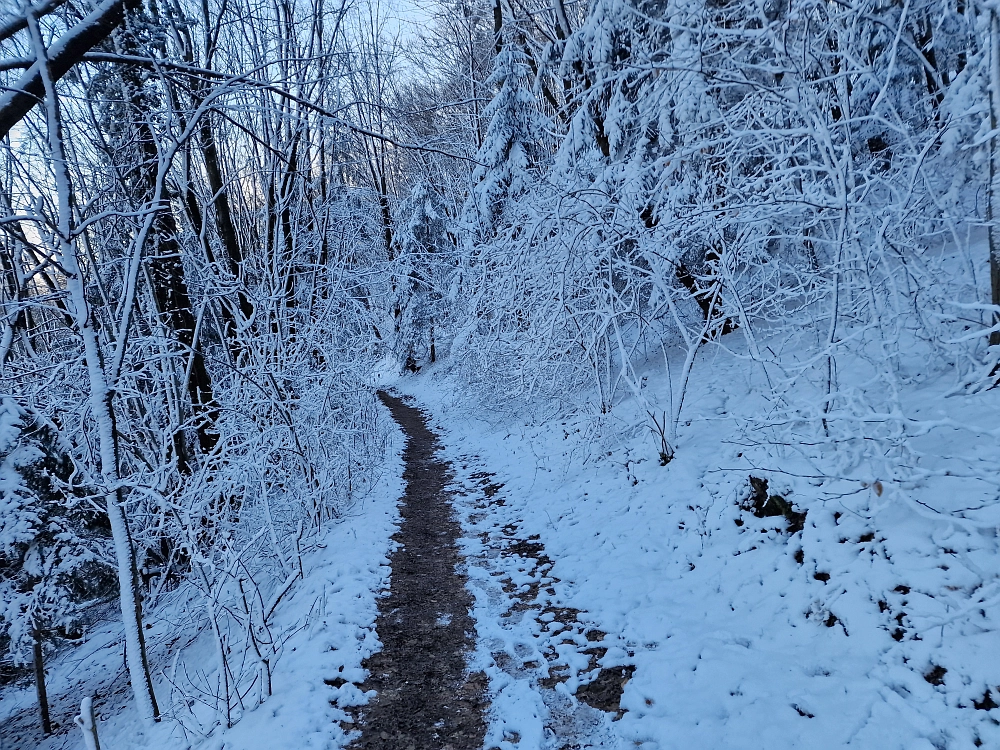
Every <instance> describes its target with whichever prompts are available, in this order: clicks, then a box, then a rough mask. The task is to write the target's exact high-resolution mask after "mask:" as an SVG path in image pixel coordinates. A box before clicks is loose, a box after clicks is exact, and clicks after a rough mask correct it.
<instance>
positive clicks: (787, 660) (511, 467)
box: [0, 334, 1000, 750]
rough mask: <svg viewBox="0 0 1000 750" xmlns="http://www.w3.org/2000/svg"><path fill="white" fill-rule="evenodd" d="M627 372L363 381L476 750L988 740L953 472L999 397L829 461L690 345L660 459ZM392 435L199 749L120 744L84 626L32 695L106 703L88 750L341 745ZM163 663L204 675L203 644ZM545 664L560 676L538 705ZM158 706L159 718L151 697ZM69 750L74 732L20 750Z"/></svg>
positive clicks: (945, 410)
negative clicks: (551, 403)
mask: <svg viewBox="0 0 1000 750" xmlns="http://www.w3.org/2000/svg"><path fill="white" fill-rule="evenodd" d="M738 336H739V334H734V335H732V336H730V337H728V338H732V339H733V341H734V342H736V341H737V340H738ZM730 346H733V347H734V348H735V347H736V346H737V344H736V343H730ZM906 366H908V367H910V368H913V369H915V368H917V364H915V363H914V362H910V363H909V364H908V365H906ZM659 367H660V368H662V364H661V365H659ZM858 369H859V371H860V370H861V369H862V368H861V365H860V364H859V366H858ZM942 372H943V371H942ZM640 375H642V376H644V377H645V386H644V390H643V393H644V396H645V399H646V402H645V405H642V406H640V404H639V403H638V402H636V401H629V400H626V401H624V402H623V403H621V404H618V405H616V407H615V409H614V410H613V411H612V413H611V414H608V415H604V416H601V417H594V416H576V417H573V418H567V419H563V420H556V421H551V420H549V421H546V420H541V419H539V420H534V419H533V418H532V416H531V415H532V413H533V410H532V409H531V407H530V405H526V406H525V408H523V409H522V408H521V407H518V408H517V409H506V410H504V409H496V408H488V407H484V406H483V405H482V404H479V403H477V402H476V401H475V400H474V399H473V398H472V397H470V396H469V395H468V394H467V392H466V391H465V389H463V387H462V386H461V384H460V381H459V380H458V378H457V377H456V376H455V374H454V372H452V371H451V370H449V369H448V367H446V366H445V367H439V368H436V369H431V370H429V371H426V372H424V373H422V374H420V375H419V376H417V377H407V378H402V379H398V380H397V379H387V380H391V383H390V382H387V385H390V384H391V385H394V386H395V387H396V388H397V389H399V390H401V391H403V392H406V393H410V394H412V395H413V396H414V397H415V398H416V400H417V403H418V404H419V405H421V406H422V407H424V408H425V409H426V410H427V412H428V413H429V415H430V416H431V418H432V421H433V423H434V424H435V426H436V428H437V429H439V430H440V431H441V433H442V440H443V443H444V445H445V458H447V459H448V460H450V461H451V462H452V463H453V466H454V469H455V483H454V489H455V490H456V493H457V501H456V505H457V510H458V514H459V517H460V518H461V520H462V522H463V524H464V526H465V529H466V540H465V542H464V549H465V552H466V554H467V555H468V572H469V585H470V588H471V589H472V590H473V593H474V595H475V597H476V607H475V612H474V614H475V617H476V619H477V641H478V649H477V651H476V653H475V655H474V658H473V662H472V664H471V665H470V668H471V669H472V670H479V669H482V670H484V671H485V672H486V673H487V674H488V676H489V677H490V690H491V699H492V708H491V716H490V728H489V732H488V735H487V746H486V747H487V749H488V750H492V748H500V749H501V750H542V749H543V748H544V749H545V750H549V748H552V750H556V749H558V748H562V747H563V746H565V745H567V744H568V745H569V746H570V747H574V746H578V747H580V748H586V747H605V748H621V749H624V748H629V747H642V748H647V750H651V749H656V750H672V749H676V750H688V748H693V747H706V748H713V749H717V750H729V749H730V748H731V749H733V750H737V749H743V748H745V749H746V750H758V749H759V750H763V749H764V748H775V747H780V748H799V747H802V748H806V747H808V748H871V749H872V750H895V749H896V748H898V749H899V750H924V749H930V748H937V749H938V750H944V749H945V748H947V750H965V749H966V748H974V747H998V746H1000V707H996V704H998V703H1000V655H998V641H997V623H998V622H1000V555H998V552H1000V550H998V538H997V529H998V527H1000V516H998V514H997V505H996V504H995V500H996V498H995V497H990V496H989V493H988V492H987V491H985V490H984V489H983V483H982V482H981V481H975V482H974V481H973V480H971V479H969V478H967V477H962V476H954V475H955V474H962V473H963V471H962V468H963V467H965V468H966V469H970V470H971V469H973V468H975V466H980V467H989V466H1000V446H998V445H997V441H996V439H995V436H994V435H993V433H992V429H993V423H994V422H995V418H994V417H995V415H997V414H1000V393H997V392H996V391H984V392H981V393H971V394H970V393H964V392H961V393H959V394H958V395H951V396H949V394H954V393H955V389H954V387H953V386H954V384H953V383H952V382H951V381H950V380H949V378H948V377H947V375H945V374H941V373H938V374H934V373H930V374H927V373H924V374H922V375H919V376H918V374H916V373H915V372H914V374H913V377H912V378H910V379H909V380H908V381H907V382H906V383H905V385H904V392H903V393H902V394H901V396H900V400H901V401H902V402H905V403H906V404H907V407H908V414H907V417H906V418H907V419H910V420H911V423H912V425H916V427H914V428H913V432H914V433H915V434H916V433H919V434H917V436H916V437H913V438H911V439H909V441H908V443H907V445H908V446H909V448H908V452H907V453H906V454H905V456H904V458H903V459H899V460H896V462H895V468H894V469H892V471H889V469H887V468H886V466H888V462H887V463H885V464H883V465H881V467H880V466H879V465H878V464H877V462H873V461H872V460H871V459H870V458H860V459H856V460H855V461H854V463H853V464H850V465H848V464H847V463H845V460H844V455H843V452H842V451H838V450H837V449H831V448H829V447H828V446H827V447H823V446H820V447H819V448H817V449H816V450H815V451H812V452H810V450H808V449H806V448H804V447H803V446H801V445H800V446H798V447H797V448H796V446H794V445H793V444H791V443H788V444H786V445H780V444H779V443H780V441H779V440H775V439H772V438H773V437H774V436H775V435H777V434H778V433H774V434H772V435H764V434H762V431H764V428H760V427H754V425H755V424H758V423H757V422H755V421H754V418H755V417H756V415H759V414H760V413H762V408H763V406H764V405H765V404H764V402H763V397H762V396H761V395H760V394H761V393H763V392H765V389H764V388H763V387H762V385H761V383H760V382H759V381H760V378H761V377H763V375H762V374H761V371H760V370H758V369H754V368H753V367H748V366H747V365H746V361H745V360H741V359H739V358H734V357H732V356H731V355H729V354H722V353H720V352H719V350H718V349H713V348H711V347H707V348H705V349H704V350H703V351H702V353H701V355H700V358H699V360H698V362H697V363H696V366H695V369H694V372H693V377H692V380H691V386H690V391H689V393H688V397H687V401H686V405H685V409H684V412H683V414H682V420H681V428H680V432H679V435H678V441H677V453H676V456H675V458H674V459H673V460H672V461H671V462H669V463H668V464H667V465H665V466H663V465H661V463H660V461H659V459H658V455H657V454H658V447H659V446H658V438H657V437H656V436H655V435H654V434H653V432H652V431H651V430H650V429H649V428H650V426H651V423H650V421H649V418H648V415H647V414H646V413H645V408H646V406H647V405H648V404H650V403H652V404H662V403H666V402H667V393H666V388H667V385H666V379H665V378H664V377H663V375H662V372H661V370H659V369H658V367H657V366H656V365H653V364H650V365H649V366H648V368H647V369H646V370H645V371H642V372H640ZM517 414H520V416H516V415H517ZM918 423H919V424H918ZM918 427H919V429H918ZM768 429H769V428H768ZM765 438H766V439H765ZM399 443H400V441H399V440H397V444H396V450H394V451H392V452H391V455H390V458H389V461H388V463H387V465H386V467H385V471H384V473H383V476H382V479H381V481H380V482H379V484H378V486H377V487H376V489H375V490H374V491H373V492H372V493H371V494H370V495H369V496H368V497H367V498H366V499H365V500H364V501H363V502H359V503H358V504H357V505H356V506H355V507H354V508H352V509H351V510H350V512H349V514H348V516H347V517H346V518H345V519H344V520H343V522H341V523H338V524H336V525H335V526H333V527H332V528H331V529H330V530H329V531H328V532H327V535H326V536H325V538H324V539H323V540H322V541H321V542H320V544H321V545H322V546H319V545H317V547H316V548H314V549H313V550H312V551H310V552H309V553H308V555H307V556H306V558H305V560H306V579H305V581H304V582H298V583H297V584H296V586H295V588H294V589H293V591H292V592H291V595H290V597H289V598H288V599H287V600H286V601H285V602H283V603H282V605H281V607H280V608H279V609H278V611H277V614H276V622H275V627H276V628H277V629H279V630H282V631H283V632H286V633H288V634H289V635H290V637H289V638H288V640H287V642H286V644H285V646H284V648H283V650H282V655H281V658H280V660H279V662H278V664H277V665H276V669H275V672H274V694H273V696H272V697H270V698H269V699H268V700H267V701H266V702H265V703H263V705H261V706H260V707H258V708H256V709H255V710H252V711H248V712H246V713H245V714H244V715H243V716H242V717H241V718H240V720H239V721H238V723H237V724H236V725H235V726H234V727H233V728H232V729H229V730H223V729H222V728H221V727H220V726H218V725H216V726H215V727H214V728H212V729H211V731H207V735H208V736H207V737H205V736H201V735H199V734H198V733H197V732H194V731H191V729H192V728H193V727H195V721H194V714H192V716H190V717H187V718H186V719H185V722H184V723H185V725H186V726H187V727H188V728H189V731H188V732H187V734H185V732H184V731H182V730H181V728H180V726H181V725H180V724H178V723H177V722H173V721H165V722H163V723H162V724H160V725H158V726H156V727H153V728H139V725H138V724H137V722H136V720H135V716H134V714H133V711H132V709H131V708H130V707H126V706H130V703H131V701H130V696H129V695H128V693H127V692H126V691H125V690H124V688H123V687H122V685H123V684H124V683H123V679H122V677H121V675H120V674H119V673H120V672H121V647H120V634H118V633H116V632H115V629H114V628H113V627H110V626H109V627H107V628H104V629H103V630H100V631H95V632H93V633H90V634H89V635H88V645H87V646H84V647H80V651H79V652H77V653H75V654H74V655H72V656H70V657H64V658H62V659H60V660H59V661H58V662H57V663H56V664H55V665H54V666H53V670H52V673H51V675H50V677H49V681H50V690H51V691H52V693H53V694H57V693H60V692H64V691H66V685H73V686H74V687H73V692H74V693H75V694H78V695H79V694H81V693H82V692H84V691H86V690H87V689H88V686H91V685H96V684H97V683H98V682H100V680H104V682H103V683H101V684H110V685H112V687H113V689H111V691H110V694H111V695H112V696H114V697H113V698H108V697H107V696H105V697H104V700H103V703H99V713H100V715H101V716H100V731H101V737H102V742H103V743H104V744H105V746H106V747H108V748H117V747H133V748H139V747H150V748H154V747H155V748H186V747H198V748H212V749H213V750H222V748H241V749H244V748H245V749H246V750H256V748H262V749H263V748H268V749H269V750H270V749H271V748H289V749H291V748H338V747H342V746H343V745H344V744H345V742H346V741H347V740H348V739H349V736H348V735H347V734H345V733H344V731H343V729H342V728H341V726H340V724H339V723H338V722H339V721H340V720H345V719H347V718H348V716H347V714H346V713H344V712H343V711H342V710H341V707H346V706H348V705H351V704H354V703H357V702H360V701H362V700H364V698H363V696H362V695H361V694H360V691H359V690H358V689H357V688H356V687H355V684H356V683H360V682H361V681H362V680H363V678H364V671H363V669H362V667H361V663H362V659H363V658H364V657H365V656H366V655H368V654H370V653H372V651H373V650H374V649H376V648H377V647H378V643H377V639H376V637H375V634H374V620H375V616H376V613H377V610H376V608H377V596H378V593H379V591H380V590H382V589H383V587H384V585H385V583H386V580H387V576H388V574H389V571H388V568H387V567H386V563H387V554H388V551H389V549H390V545H391V541H390V538H389V537H390V536H391V534H392V532H393V529H394V528H395V526H394V525H395V523H397V521H398V514H397V510H396V503H397V501H398V499H399V497H400V496H401V494H402V480H401V478H400V476H401V469H402V467H401V462H400V458H399V447H400V445H399ZM845 445H848V444H846V443H845ZM848 447H849V445H848ZM974 465H975V466H974ZM942 467H944V468H942ZM948 467H950V468H948ZM878 470H885V471H888V472H889V473H885V474H881V475H880V474H877V473H875V472H877V471H878ZM865 472H868V473H865ZM908 472H909V475H910V477H911V478H910V479H907V478H906V477H907V473H908ZM946 472H949V473H950V475H949V474H948V473H946ZM964 473H970V471H965V472H964ZM971 473H975V472H971ZM750 476H753V477H756V478H758V479H766V480H768V490H767V494H769V495H780V496H781V497H783V498H785V499H786V500H787V501H788V502H789V503H790V504H791V506H792V507H793V509H794V510H795V511H796V512H799V513H805V519H804V524H803V528H802V529H801V530H800V531H799V530H790V529H789V528H788V525H789V521H788V520H786V518H784V517H781V516H771V517H764V518H758V517H756V516H755V515H754V514H753V513H752V512H751V511H750V509H749V506H750V502H751V500H752V498H751V495H752V488H751V486H750V484H749V477H750ZM515 542H516V544H517V545H519V547H518V548H520V549H521V550H522V552H523V554H514V553H513V552H511V549H513V548H512V547H511V544H514V543H515ZM526 543H527V546H525V544H526ZM504 545H506V547H505V546H504ZM532 545H536V546H534V547H533V546H532ZM525 550H527V552H525ZM532 550H534V552H531V551H532ZM529 552H531V554H533V555H534V556H535V558H541V557H543V556H544V558H547V559H548V560H550V561H551V562H552V565H551V567H548V566H547V565H545V566H543V565H541V564H537V561H534V560H532V559H529V558H530V557H531V555H530V554H528V553H529ZM529 591H530V592H531V593H530V597H528V596H527V595H526V594H525V592H529ZM519 597H520V598H519ZM532 597H533V598H532ZM532 604H534V605H536V606H530V605H532ZM169 614H170V613H165V612H158V613H157V615H156V616H155V617H154V618H150V620H151V622H155V623H156V624H155V625H154V627H153V629H152V630H150V631H149V634H150V638H151V641H152V642H153V643H154V644H161V646H162V645H163V644H168V643H174V644H176V643H178V642H179V641H178V640H177V639H179V638H189V637H192V636H190V635H189V634H187V633H186V632H181V631H174V630H172V629H171V625H170V622H172V621H174V620H177V621H179V620H181V618H180V617H179V616H178V617H176V618H172V617H169V616H166V615H169ZM594 646H600V647H601V650H600V653H599V656H600V659H599V660H598V662H596V666H598V667H619V666H627V667H631V668H634V671H633V672H632V673H631V678H630V679H629V680H628V682H627V683H626V684H625V688H624V693H623V695H622V697H621V707H622V709H625V711H624V713H622V714H621V715H620V717H616V716H615V714H614V713H611V712H607V713H605V712H602V711H598V710H596V709H593V708H590V707H588V706H583V705H582V704H580V703H578V702H576V700H575V698H573V697H571V696H572V694H573V692H574V690H575V689H576V687H577V686H578V685H580V684H584V683H586V682H587V681H588V680H589V679H592V678H593V677H594V674H595V669H594V668H595V662H594V660H593V659H590V660H588V657H587V656H586V653H587V651H588V648H590V650H591V652H592V651H593V647H594ZM605 649H606V650H605ZM160 650H161V651H162V650H163V649H162V648H161V649H160ZM153 652H154V654H155V653H157V647H156V646H155V645H154V648H153ZM181 659H182V660H183V662H184V663H185V664H187V665H188V667H189V669H191V670H196V669H197V668H198V665H199V664H201V663H210V662H211V654H210V645H209V643H208V641H207V640H206V641H204V642H203V641H201V640H198V639H194V640H193V642H192V643H191V645H189V646H188V647H187V648H186V649H185V650H184V651H183V654H182V656H181ZM554 660H555V661H554ZM546 662H547V664H546ZM555 662H558V664H559V665H561V666H559V667H558V668H559V670H560V679H559V680H554V681H553V680H549V682H548V684H547V685H545V686H544V689H542V688H541V687H540V685H541V684H542V683H543V681H544V680H545V677H546V675H547V674H548V675H551V674H552V673H551V672H548V671H547V670H548V667H551V666H552V665H553V664H554V663H555ZM158 666H159V667H160V671H161V674H162V673H163V672H164V671H166V673H170V672H169V670H170V669H171V668H172V667H173V665H172V664H169V663H161V664H159V665H158ZM588 670H589V671H588ZM116 674H118V675H119V676H118V677H117V678H116V677H115V675H116ZM98 678H99V679H98ZM115 680H117V682H115ZM325 681H329V682H333V683H334V685H339V687H334V686H332V685H330V684H328V682H325ZM342 681H343V682H342ZM115 686H117V687H115ZM157 692H158V695H159V696H160V698H161V701H163V702H164V704H165V705H172V706H173V707H174V710H175V711H176V710H177V701H172V700H171V689H170V686H169V685H168V684H166V682H165V681H164V680H163V679H160V681H159V682H158V685H157ZM33 700H34V695H33V692H32V689H31V687H30V686H26V687H25V688H24V689H21V690H7V691H6V692H5V693H4V695H3V697H2V699H0V726H2V725H3V722H4V721H5V720H6V719H7V718H8V717H11V716H14V715H16V714H17V713H18V712H19V711H23V710H26V709H31V707H32V705H33ZM123 707H125V708H123ZM206 727H207V725H206ZM80 746H82V743H81V742H80V738H79V735H78V734H77V733H70V734H69V735H61V736H59V737H55V738H52V739H50V740H48V741H47V742H45V743H44V744H42V745H41V747H42V748H44V749H45V750H55V748H70V747H73V748H75V747H80ZM5 747H6V746H5Z"/></svg>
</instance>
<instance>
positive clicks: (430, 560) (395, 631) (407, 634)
mask: <svg viewBox="0 0 1000 750" xmlns="http://www.w3.org/2000/svg"><path fill="white" fill-rule="evenodd" d="M378 395H379V398H381V399H382V402H383V403H384V404H385V405H386V406H387V407H388V408H389V411H390V412H391V413H392V416H393V418H394V419H395V420H396V421H397V422H398V423H399V425H400V427H402V429H403V432H404V433H405V434H406V436H407V438H408V440H407V445H406V450H405V451H404V453H403V459H404V461H405V462H406V467H405V470H404V472H403V478H404V479H405V480H406V493H405V494H404V496H403V503H402V507H401V516H402V522H401V524H400V527H399V531H398V532H397V533H396V534H395V536H394V537H393V539H394V540H395V541H396V542H397V544H398V547H397V549H396V551H395V552H394V553H393V554H392V556H391V558H390V565H391V567H392V574H391V578H390V592H389V595H388V596H387V597H385V598H384V599H382V600H380V602H379V616H378V619H377V620H376V623H375V627H376V631H377V633H378V637H379V640H380V641H381V642H382V651H380V652H379V653H377V654H373V655H372V656H371V657H370V658H368V659H367V660H365V663H364V666H365V667H366V668H367V669H368V671H369V677H368V679H367V680H366V681H365V683H364V684H363V685H362V686H361V688H362V689H363V690H375V691H376V693H377V696H376V697H375V698H374V699H373V700H372V701H371V702H370V703H369V704H368V705H366V706H361V707H359V708H358V709H357V713H356V719H357V723H358V724H359V725H360V729H361V736H360V737H359V738H358V739H357V740H355V741H354V742H353V743H352V744H351V747H352V748H355V749H356V750H480V748H482V746H483V740H484V736H485V734H486V725H485V723H484V721H483V712H484V709H485V708H486V701H487V699H486V687H487V685H486V676H485V675H484V674H482V673H476V674H471V675H470V674H468V673H467V670H466V655H467V654H468V653H469V652H470V651H471V650H472V648H473V645H474V632H475V627H474V624H473V620H472V617H471V615H470V610H471V607H472V597H471V595H470V594H469V592H468V591H467V590H466V588H465V576H464V575H462V574H461V572H460V571H459V570H458V565H459V563H460V562H461V561H462V557H461V554H460V552H459V549H458V545H457V543H456V540H457V538H458V537H459V535H460V533H461V527H460V526H459V524H458V522H457V521H456V520H455V518H454V517H453V510H452V504H451V501H450V495H449V493H448V492H447V491H446V489H445V486H446V485H447V484H448V483H449V482H450V481H451V480H452V475H451V472H450V470H449V467H448V464H447V463H446V462H444V461H442V460H439V459H438V458H436V454H437V451H438V450H439V449H440V444H439V443H438V440H437V437H436V436H435V435H434V433H432V432H431V431H430V429H429V428H428V427H427V422H426V420H425V419H424V416H423V414H422V413H421V412H420V410H419V409H416V408H414V407H412V406H409V405H407V404H405V403H404V402H403V401H402V400H400V399H398V398H396V397H394V396H391V395H389V394H388V393H385V392H382V391H380V392H379V394H378Z"/></svg>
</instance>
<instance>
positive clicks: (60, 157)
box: [28, 16, 160, 721]
mask: <svg viewBox="0 0 1000 750" xmlns="http://www.w3.org/2000/svg"><path fill="white" fill-rule="evenodd" d="M28 24H29V27H30V29H31V36H32V41H33V43H34V47H35V54H36V57H37V59H38V67H39V70H40V75H41V78H42V82H43V84H44V88H45V108H46V118H47V125H48V141H49V150H50V153H51V158H52V165H53V168H54V170H55V182H56V196H57V199H58V202H57V206H58V216H57V227H56V237H57V242H58V248H57V249H58V256H59V260H60V262H61V264H62V268H63V272H64V273H65V278H66V289H67V291H68V292H69V296H70V300H71V305H70V307H71V310H72V315H73V319H74V327H75V329H76V332H77V334H78V335H79V336H80V338H81V339H83V348H84V356H85V358H86V366H87V375H88V380H89V386H90V408H91V414H92V416H93V419H94V421H95V422H96V423H97V430H98V444H97V448H98V451H99V455H100V463H101V479H102V480H103V483H104V486H105V488H106V494H105V501H106V504H107V512H108V520H109V521H110V525H111V536H112V539H113V541H114V547H115V561H116V563H117V567H118V585H119V597H120V602H121V610H122V622H123V624H124V626H125V644H126V654H127V660H128V669H129V677H130V678H131V683H132V689H133V691H134V692H135V698H136V703H137V705H138V709H139V715H140V716H141V717H143V718H144V719H149V718H151V719H154V720H157V721H158V720H159V716H160V711H159V708H158V707H157V705H156V696H155V695H154V693H153V682H152V679H151V678H150V675H149V665H148V663H147V660H146V642H145V637H144V636H143V630H142V597H141V595H140V594H139V590H138V574H137V572H136V567H135V551H134V549H133V547H132V538H131V536H130V534H129V530H128V521H127V519H126V517H125V511H124V509H123V508H122V504H121V502H120V497H119V494H120V492H121V490H120V488H119V483H120V480H121V476H120V475H119V469H118V435H117V431H116V428H115V420H114V412H113V410H112V408H111V397H112V393H111V391H110V390H109V388H108V383H107V379H106V377H105V372H104V365H103V362H102V359H101V350H100V345H99V342H98V339H97V330H96V329H95V328H94V322H93V318H92V316H91V314H90V309H89V306H88V304H87V297H86V292H85V289H84V279H83V272H82V270H81V269H80V263H79V258H78V251H77V247H76V245H75V244H74V242H73V239H72V237H73V234H72V231H71V225H70V221H71V218H72V202H71V199H70V177H69V169H68V168H67V162H66V153H65V149H64V147H63V139H62V126H61V121H60V115H59V99H58V97H57V95H56V89H55V83H54V82H53V80H52V77H51V76H50V75H49V73H48V58H47V54H46V49H45V44H44V42H43V41H42V35H41V31H40V30H39V28H38V22H37V21H35V19H34V18H33V17H30V16H29V18H28Z"/></svg>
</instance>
